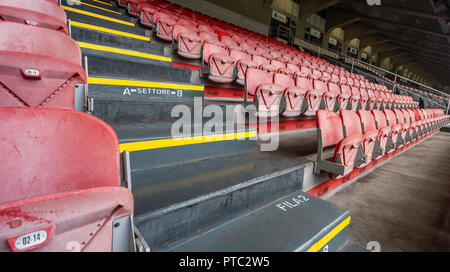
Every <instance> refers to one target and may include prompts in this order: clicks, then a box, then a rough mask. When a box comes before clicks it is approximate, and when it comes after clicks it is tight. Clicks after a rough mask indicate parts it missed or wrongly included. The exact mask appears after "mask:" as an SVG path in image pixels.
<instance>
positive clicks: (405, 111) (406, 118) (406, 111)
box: [400, 109, 414, 124]
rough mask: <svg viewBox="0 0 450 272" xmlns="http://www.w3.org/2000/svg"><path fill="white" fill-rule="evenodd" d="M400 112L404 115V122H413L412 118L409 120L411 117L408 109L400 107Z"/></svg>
mask: <svg viewBox="0 0 450 272" xmlns="http://www.w3.org/2000/svg"><path fill="white" fill-rule="evenodd" d="M400 111H401V112H402V113H403V116H404V117H405V122H406V123H408V124H409V123H411V122H413V121H414V120H411V119H412V118H411V116H410V115H409V110H406V109H401V110H400Z"/></svg>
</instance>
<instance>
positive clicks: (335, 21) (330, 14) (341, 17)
mask: <svg viewBox="0 0 450 272" xmlns="http://www.w3.org/2000/svg"><path fill="white" fill-rule="evenodd" d="M362 18H363V17H362V16H355V15H354V14H353V13H348V12H344V11H339V10H334V9H329V10H328V11H327V21H326V24H325V33H330V32H331V31H332V30H333V29H335V28H337V27H344V26H346V25H349V24H353V23H356V22H358V21H360V20H361V19H362Z"/></svg>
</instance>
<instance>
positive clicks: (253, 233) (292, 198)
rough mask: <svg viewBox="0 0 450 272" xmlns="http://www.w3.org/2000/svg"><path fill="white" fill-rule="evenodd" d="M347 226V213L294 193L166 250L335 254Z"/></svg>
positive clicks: (302, 193) (308, 196) (343, 237)
mask: <svg viewBox="0 0 450 272" xmlns="http://www.w3.org/2000/svg"><path fill="white" fill-rule="evenodd" d="M349 223H350V213H349V211H348V210H345V209H342V208H339V207H337V206H335V205H333V204H331V203H329V202H326V201H324V200H321V199H318V198H315V197H313V196H310V195H308V194H306V193H304V192H302V191H297V192H295V193H292V194H289V195H288V196H285V197H283V198H280V199H278V200H276V201H274V202H271V203H269V204H268V205H265V206H262V207H260V208H258V209H255V210H254V211H252V212H250V213H248V214H245V215H244V216H241V217H239V218H236V219H235V220H231V221H229V222H227V223H225V224H222V225H221V226H219V227H217V228H214V229H212V230H210V231H207V232H204V233H202V234H201V235H198V236H196V237H194V238H192V239H190V240H187V241H184V242H182V243H180V244H177V245H175V246H173V247H170V248H168V251H176V252H192V251H194V252H206V251H208V252H211V251H213V252H297V251H312V252H317V251H338V250H340V249H341V248H343V247H344V246H345V245H346V242H347V234H348V230H349V228H348V225H349Z"/></svg>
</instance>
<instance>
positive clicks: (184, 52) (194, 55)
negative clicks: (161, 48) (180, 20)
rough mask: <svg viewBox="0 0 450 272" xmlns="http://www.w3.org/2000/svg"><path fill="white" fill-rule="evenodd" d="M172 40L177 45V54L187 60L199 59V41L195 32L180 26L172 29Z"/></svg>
mask: <svg viewBox="0 0 450 272" xmlns="http://www.w3.org/2000/svg"><path fill="white" fill-rule="evenodd" d="M173 38H174V41H175V42H176V43H177V54H178V55H180V56H182V57H185V58H188V59H200V58H201V54H200V52H201V49H202V46H201V40H200V38H199V37H198V34H197V32H195V31H194V30H192V29H189V28H187V27H185V26H182V25H175V26H174V27H173Z"/></svg>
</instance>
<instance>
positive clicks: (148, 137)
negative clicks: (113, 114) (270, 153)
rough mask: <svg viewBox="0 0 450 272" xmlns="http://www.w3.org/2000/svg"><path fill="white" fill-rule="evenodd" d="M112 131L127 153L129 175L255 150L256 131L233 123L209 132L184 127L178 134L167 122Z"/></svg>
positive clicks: (204, 128) (192, 127) (121, 127)
mask: <svg viewBox="0 0 450 272" xmlns="http://www.w3.org/2000/svg"><path fill="white" fill-rule="evenodd" d="M114 130H115V131H116V133H117V135H118V137H119V142H120V148H121V151H123V150H127V151H129V152H130V158H131V169H132V171H133V172H138V171H146V170H149V169H152V168H155V167H161V166H167V165H172V164H180V163H185V162H191V161H197V160H205V159H207V158H213V157H217V156H226V155H228V154H234V153H239V152H245V151H250V150H251V151H253V150H255V149H256V135H257V133H256V131H255V130H254V129H252V128H249V127H246V126H239V125H234V124H222V123H220V124H217V126H215V127H213V128H212V129H207V128H206V127H205V125H204V124H202V123H200V124H191V125H185V126H184V127H183V131H182V134H180V135H175V133H177V132H172V130H173V123H171V122H166V123H156V124H142V123H141V124H133V125H123V126H116V127H114Z"/></svg>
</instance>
